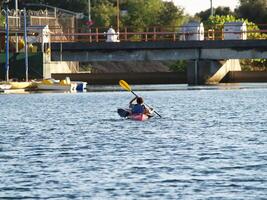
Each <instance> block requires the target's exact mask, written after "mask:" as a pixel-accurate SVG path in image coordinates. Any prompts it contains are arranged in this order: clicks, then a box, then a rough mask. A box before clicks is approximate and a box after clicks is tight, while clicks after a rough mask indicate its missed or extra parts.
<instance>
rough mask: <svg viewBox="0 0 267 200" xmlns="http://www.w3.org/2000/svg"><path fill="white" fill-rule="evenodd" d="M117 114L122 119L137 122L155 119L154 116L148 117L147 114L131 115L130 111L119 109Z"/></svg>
mask: <svg viewBox="0 0 267 200" xmlns="http://www.w3.org/2000/svg"><path fill="white" fill-rule="evenodd" d="M117 112H118V114H119V115H120V116H121V117H124V118H127V119H131V120H135V121H145V120H148V119H149V118H151V117H153V115H151V116H150V115H146V114H131V112H130V110H129V109H122V108H119V109H118V110H117Z"/></svg>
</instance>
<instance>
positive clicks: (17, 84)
mask: <svg viewBox="0 0 267 200" xmlns="http://www.w3.org/2000/svg"><path fill="white" fill-rule="evenodd" d="M9 84H10V85H11V89H31V88H35V87H36V84H35V83H34V82H30V81H25V82H16V81H11V82H9Z"/></svg>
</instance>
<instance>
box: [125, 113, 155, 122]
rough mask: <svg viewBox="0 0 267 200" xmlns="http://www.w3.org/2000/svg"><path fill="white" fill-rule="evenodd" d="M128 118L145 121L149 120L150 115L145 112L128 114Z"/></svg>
mask: <svg viewBox="0 0 267 200" xmlns="http://www.w3.org/2000/svg"><path fill="white" fill-rule="evenodd" d="M127 118H128V119H132V120H136V121H145V120H148V119H149V118H150V117H149V116H148V115H145V114H134V115H129V116H127Z"/></svg>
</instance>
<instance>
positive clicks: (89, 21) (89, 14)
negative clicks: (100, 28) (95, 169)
mask: <svg viewBox="0 0 267 200" xmlns="http://www.w3.org/2000/svg"><path fill="white" fill-rule="evenodd" d="M91 23H92V19H91V0H88V26H89V33H90V36H89V40H90V43H91V42H92V36H91V32H92V30H91V25H92V24H91Z"/></svg>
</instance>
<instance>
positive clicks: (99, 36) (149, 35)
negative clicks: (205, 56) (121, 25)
mask: <svg viewBox="0 0 267 200" xmlns="http://www.w3.org/2000/svg"><path fill="white" fill-rule="evenodd" d="M100 30H101V29H100V28H92V29H91V30H90V32H79V33H73V32H72V31H69V32H65V33H58V32H57V33H53V31H52V34H51V42H89V43H91V42H105V41H106V40H107V36H108V35H114V34H108V33H106V32H105V31H100ZM199 34H200V33H199V32H182V31H165V30H159V29H156V28H155V29H154V30H153V31H151V30H147V31H131V30H129V29H128V28H125V29H124V30H122V31H121V32H119V34H118V35H119V37H118V39H119V40H120V41H121V42H122V41H128V42H133V41H135V42H148V41H166V40H167V41H179V40H184V39H181V38H188V37H189V36H193V35H199ZM227 34H234V35H235V34H237V35H240V34H246V35H247V39H254V40H256V39H258V40H260V39H267V29H264V30H247V31H233V32H227ZM183 36H186V37H183ZM189 40H191V39H189ZM195 40H198V39H195ZM204 40H224V32H223V31H222V30H218V29H217V30H216V29H209V30H207V31H205V32H204Z"/></svg>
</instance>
